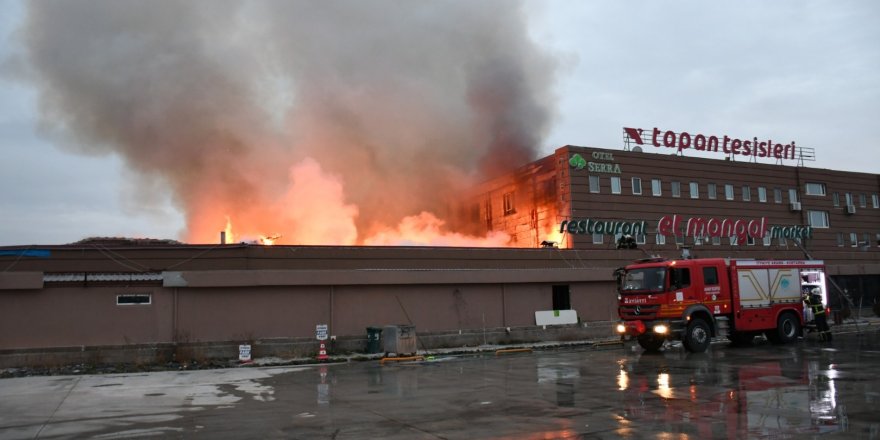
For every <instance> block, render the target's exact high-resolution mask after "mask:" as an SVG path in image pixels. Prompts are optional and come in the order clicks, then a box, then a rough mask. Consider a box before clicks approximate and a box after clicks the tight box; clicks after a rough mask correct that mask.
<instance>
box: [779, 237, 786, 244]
mask: <svg viewBox="0 0 880 440" xmlns="http://www.w3.org/2000/svg"><path fill="white" fill-rule="evenodd" d="M779 245H780V246H788V242H787V241H785V237H779Z"/></svg>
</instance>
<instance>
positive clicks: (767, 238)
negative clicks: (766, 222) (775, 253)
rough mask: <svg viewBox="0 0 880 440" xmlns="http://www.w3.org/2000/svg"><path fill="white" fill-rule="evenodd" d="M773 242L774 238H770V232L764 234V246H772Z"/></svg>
mask: <svg viewBox="0 0 880 440" xmlns="http://www.w3.org/2000/svg"><path fill="white" fill-rule="evenodd" d="M772 242H773V239H772V238H770V234H764V246H770V244H771V243H772Z"/></svg>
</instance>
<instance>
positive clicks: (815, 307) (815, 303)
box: [804, 287, 831, 341]
mask: <svg viewBox="0 0 880 440" xmlns="http://www.w3.org/2000/svg"><path fill="white" fill-rule="evenodd" d="M820 294H821V291H820V290H819V288H818V287H815V288H813V290H812V291H810V293H804V303H806V305H807V307H809V308H810V310H812V311H813V317H814V319H815V321H816V331H818V332H819V340H821V341H831V330H830V329H829V328H828V320H827V317H826V316H825V306H823V305H822V296H821V295H820Z"/></svg>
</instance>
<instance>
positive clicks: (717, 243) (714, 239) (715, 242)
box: [712, 237, 721, 246]
mask: <svg viewBox="0 0 880 440" xmlns="http://www.w3.org/2000/svg"><path fill="white" fill-rule="evenodd" d="M712 245H714V246H721V237H712Z"/></svg>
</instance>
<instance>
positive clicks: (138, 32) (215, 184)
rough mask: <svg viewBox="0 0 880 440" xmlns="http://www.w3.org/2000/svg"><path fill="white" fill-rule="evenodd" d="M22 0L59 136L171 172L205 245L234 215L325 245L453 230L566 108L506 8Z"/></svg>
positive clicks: (258, 229) (30, 61) (248, 230)
mask: <svg viewBox="0 0 880 440" xmlns="http://www.w3.org/2000/svg"><path fill="white" fill-rule="evenodd" d="M27 7H28V12H27V19H26V23H25V24H24V26H23V29H22V30H21V33H20V34H19V35H20V38H21V41H22V43H23V45H24V47H25V49H26V58H27V59H26V61H27V66H28V67H29V70H28V71H27V73H26V77H27V78H28V79H29V80H31V81H33V82H34V83H35V84H36V85H37V86H38V88H39V91H40V100H41V101H40V104H41V111H42V116H43V123H44V126H45V127H46V128H47V129H49V130H52V131H54V132H55V133H57V134H60V135H62V136H67V137H68V139H75V141H76V142H75V146H74V147H73V148H76V149H78V150H79V151H82V152H84V153H88V154H95V153H113V154H118V155H120V156H121V157H122V158H123V159H124V160H125V163H126V164H127V166H128V167H129V168H130V169H131V170H134V171H136V172H137V173H138V174H139V175H140V176H141V178H144V177H146V178H148V179H160V180H162V181H164V182H165V183H166V184H167V185H169V187H170V188H171V189H172V190H173V192H174V200H175V202H176V203H177V204H178V205H179V207H180V209H181V210H182V211H183V212H184V213H185V216H186V221H187V231H185V232H184V233H183V237H182V238H183V239H185V240H187V241H190V242H216V240H217V236H218V232H219V231H220V230H222V229H223V228H224V227H225V226H226V222H227V219H228V220H229V222H230V223H231V225H232V229H233V230H235V231H236V234H237V235H241V236H244V235H247V234H254V235H256V234H273V233H278V234H281V235H282V237H283V238H282V240H281V241H282V242H287V243H311V244H353V243H365V242H368V241H369V242H385V241H383V240H381V239H372V241H371V239H370V237H372V236H374V235H376V234H378V235H379V236H381V237H387V236H389V235H393V233H392V232H389V230H394V229H395V228H397V227H398V225H403V226H406V227H408V228H411V227H412V224H411V223H412V221H414V219H419V218H422V219H425V220H426V221H427V223H428V224H429V225H428V226H426V227H427V228H429V229H430V228H435V229H443V228H449V227H450V226H453V227H454V226H455V224H454V220H453V219H452V218H451V217H449V218H447V217H448V215H447V214H448V210H449V207H450V206H455V204H456V203H460V202H461V200H460V196H461V190H462V189H464V188H467V187H468V186H469V185H472V184H473V183H474V182H476V181H479V180H482V179H485V178H486V177H489V176H491V175H494V174H497V173H500V172H505V171H509V170H511V169H512V168H513V167H515V166H518V165H521V164H524V163H525V162H527V161H529V160H532V159H533V158H534V157H535V155H536V148H537V147H538V146H539V142H540V140H541V139H542V137H543V136H544V135H545V133H546V131H547V129H548V126H549V122H550V118H551V115H552V111H551V109H552V107H553V97H552V93H551V90H550V86H551V85H552V82H553V78H554V70H555V68H554V60H553V58H552V57H550V56H548V55H547V54H546V53H544V52H542V51H541V50H540V49H539V48H538V47H537V46H536V45H535V43H534V42H533V41H531V40H530V39H529V37H528V32H527V26H526V25H527V23H526V20H525V16H524V12H523V10H522V9H521V5H519V4H517V3H513V2H510V1H502V0H499V1H487V0H482V1H479V2H473V1H424V2H423V1H393V0H389V1H290V0H284V1H277V2H239V1H228V2H226V1H217V0H210V1H161V0H154V1H148V2H145V1H119V0H112V1H111V0H108V1H77V2H54V1H33V2H28V3H27ZM427 213H431V214H427ZM426 215H427V218H425V216H426ZM435 216H437V217H440V218H441V219H445V220H447V221H446V223H445V226H444V223H443V220H439V219H438V218H437V217H435ZM407 222H410V223H407ZM416 229H418V228H416ZM449 232H454V231H449ZM458 238H461V237H460V236H456V239H458Z"/></svg>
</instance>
